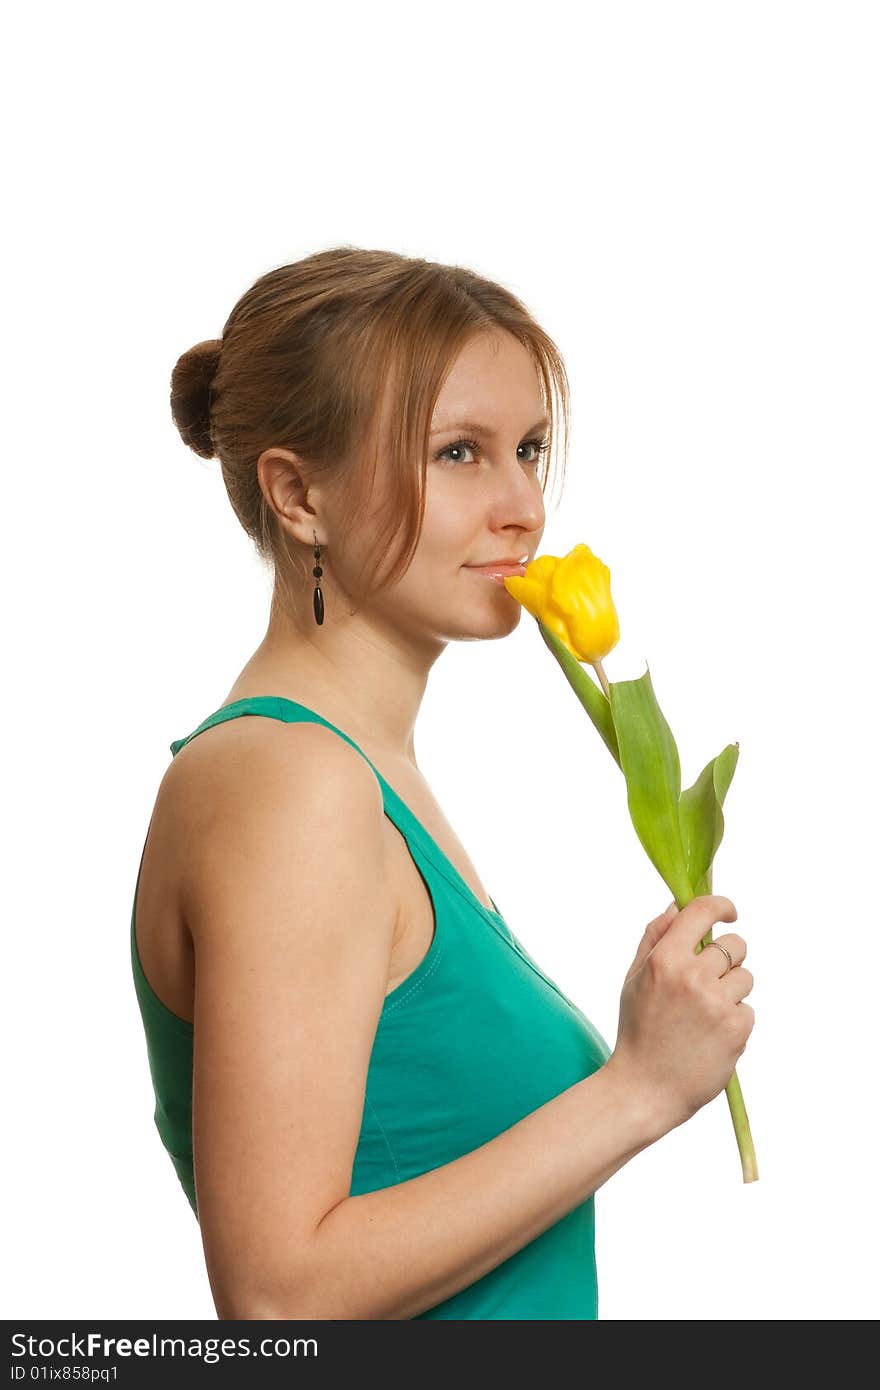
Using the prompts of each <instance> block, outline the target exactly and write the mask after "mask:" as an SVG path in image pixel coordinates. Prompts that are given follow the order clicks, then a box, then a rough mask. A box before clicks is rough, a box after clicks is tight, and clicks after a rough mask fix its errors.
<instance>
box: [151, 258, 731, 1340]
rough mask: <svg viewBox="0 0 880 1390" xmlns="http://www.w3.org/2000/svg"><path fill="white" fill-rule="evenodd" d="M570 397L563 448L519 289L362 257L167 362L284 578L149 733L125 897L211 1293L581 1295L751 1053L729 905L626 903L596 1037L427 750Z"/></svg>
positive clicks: (187, 433) (195, 429)
mask: <svg viewBox="0 0 880 1390" xmlns="http://www.w3.org/2000/svg"><path fill="white" fill-rule="evenodd" d="M558 402H561V405H562V413H563V417H564V422H565V432H566V443H567V438H568V418H569V412H568V394H567V384H566V375H565V369H564V366H563V364H562V360H561V358H560V356H559V353H558V351H557V349H556V348H555V346H554V344H553V343H552V341H551V340H550V339H549V338H548V337H547V335H546V334H545V333H544V332H543V331H542V330H541V329H540V327H539V326H538V325H537V324H536V323H535V321H534V320H533V318H532V317H531V316H530V314H529V313H528V311H527V310H526V308H525V307H524V306H523V304H522V303H521V302H520V301H519V300H517V299H516V298H515V297H514V296H513V295H512V294H511V293H510V292H509V291H507V290H506V289H504V288H502V287H501V286H499V285H497V284H493V283H491V282H488V281H486V280H485V279H482V278H480V277H479V276H477V275H475V274H473V273H471V272H469V271H467V270H464V269H462V268H461V267H457V266H445V265H439V264H435V263H432V262H428V261H425V260H420V259H411V258H407V257H404V256H401V255H395V254H392V253H387V252H383V251H366V250H359V249H357V248H350V247H341V248H336V249H332V250H328V251H323V252H320V253H318V254H316V255H312V256H309V257H307V258H306V259H304V260H301V261H299V262H297V263H295V264H293V265H287V266H282V267H281V268H279V269H276V270H273V271H271V272H270V273H268V274H266V275H264V276H263V277H262V278H261V279H259V280H258V281H257V282H256V283H255V284H254V285H253V286H252V287H251V288H250V289H249V290H248V291H247V292H246V293H245V294H244V295H243V296H242V298H241V299H240V300H239V302H238V303H237V304H236V305H235V307H234V309H233V311H232V313H231V314H230V316H229V318H228V320H227V322H226V325H225V327H224V330H223V335H222V338H220V339H218V340H212V341H208V342H204V343H200V344H199V345H198V346H197V347H195V348H193V349H191V350H190V351H189V352H186V353H184V355H183V356H182V357H181V358H180V360H179V361H178V363H177V365H176V367H175V369H174V373H173V377H172V394H171V404H172V412H173V416H174V419H175V422H176V424H177V426H178V428H179V430H180V432H181V434H182V436H183V438H184V440H185V441H186V443H187V444H188V445H190V446H191V447H192V448H193V449H194V450H195V451H196V452H197V453H199V454H200V455H202V456H203V457H206V458H210V457H218V458H219V460H220V463H221V467H222V471H223V478H224V482H225V484H226V488H227V491H228V494H229V498H230V501H231V503H232V506H233V508H234V510H235V513H236V515H237V517H238V518H239V520H240V522H241V524H242V526H243V527H244V528H245V530H246V531H247V533H248V535H249V536H250V537H251V538H252V539H253V541H254V543H255V545H256V547H257V551H258V553H259V554H260V556H262V557H263V558H264V559H265V560H266V562H267V563H268V564H270V565H271V568H272V573H273V575H274V593H273V598H272V604H271V612H270V616H269V623H268V627H267V630H266V634H265V637H264V638H263V641H262V642H261V643H260V645H259V647H258V648H257V650H256V651H255V652H254V653H253V655H252V656H251V657H250V658H249V660H247V662H246V663H245V665H244V666H243V668H242V669H241V671H240V673H239V675H238V676H237V678H236V680H235V681H234V683H233V685H232V687H231V689H230V690H229V691H228V692H227V694H226V696H225V698H223V699H222V700H221V701H220V703H219V705H218V706H217V707H216V708H215V709H214V712H213V713H211V714H210V715H209V716H208V717H207V718H206V719H205V720H203V721H202V723H201V724H200V725H199V726H198V727H197V728H196V729H195V730H193V732H192V733H190V734H189V735H188V736H186V737H184V738H179V739H177V740H175V742H174V743H172V744H171V752H172V754H173V758H172V761H171V763H170V765H169V767H168V769H167V771H166V773H165V776H164V777H163V779H162V783H161V786H160V788H159V791H158V794H157V797H156V803H155V808H154V811H153V815H152V818H151V821H150V826H149V829H148V833H147V837H146V841H145V844H144V850H143V855H142V859H141V864H140V870H139V873H138V879H137V885H136V889H135V901H134V904H133V908H132V919H131V955H132V969H133V972H134V981H135V987H136V991H137V999H138V1002H139V1005H140V1010H141V1015H142V1018H143V1024H144V1029H145V1035H146V1042H147V1049H148V1057H149V1064H150V1069H151V1075H152V1079H153V1084H154V1089H155V1094H156V1110H155V1119H156V1124H157V1126H158V1130H159V1134H160V1136H161V1139H162V1142H163V1143H164V1145H165V1147H166V1148H167V1150H168V1152H169V1154H170V1156H171V1159H172V1161H173V1163H174V1166H175V1169H176V1171H177V1174H178V1176H179V1178H180V1181H181V1183H182V1185H183V1188H184V1190H185V1192H186V1194H187V1197H188V1198H189V1201H190V1204H191V1206H192V1209H193V1211H194V1212H195V1213H196V1216H197V1219H198V1221H199V1224H200V1229H201V1236H202V1240H203V1244H204V1251H205V1259H206V1266H207V1273H208V1278H209V1281H210V1285H211V1290H212V1294H213V1298H214V1301H215V1305H216V1308H217V1312H218V1315H219V1317H221V1318H295V1319H299V1318H327V1319H352V1318H358V1319H389V1318H390V1319H397V1318H406V1319H410V1318H436V1319H444V1318H445V1319H452V1318H454V1319H463V1318H467V1319H471V1318H476V1319H560V1318H596V1317H597V1316H598V1297H597V1285H596V1266H595V1251H594V1197H593V1194H594V1193H595V1192H596V1190H597V1189H598V1188H599V1187H600V1186H601V1185H602V1184H603V1183H604V1182H605V1181H606V1180H607V1179H608V1178H609V1177H610V1176H611V1175H612V1174H613V1173H615V1172H616V1171H617V1170H618V1169H619V1168H621V1167H622V1166H623V1165H624V1164H625V1163H627V1162H628V1161H629V1160H630V1159H631V1158H632V1157H633V1156H634V1155H635V1154H637V1153H639V1152H640V1151H641V1150H642V1149H644V1148H645V1147H646V1146H647V1145H649V1144H651V1143H654V1142H656V1140H658V1139H659V1138H660V1137H661V1136H662V1135H663V1134H665V1133H667V1132H668V1131H669V1130H670V1129H672V1128H674V1127H675V1126H677V1125H680V1124H681V1123H683V1122H684V1121H686V1120H687V1119H689V1118H690V1117H691V1116H692V1115H693V1114H694V1113H695V1112H696V1111H697V1110H699V1109H700V1107H701V1106H703V1105H705V1104H706V1103H707V1102H708V1101H710V1100H712V1099H713V1098H714V1097H715V1096H717V1095H718V1094H719V1092H720V1091H721V1090H723V1088H724V1086H725V1084H726V1083H727V1081H728V1080H729V1078H730V1075H731V1073H732V1071H733V1069H734V1067H735V1065H736V1063H737V1060H738V1058H739V1057H740V1055H741V1054H742V1051H743V1049H744V1047H745V1045H746V1040H747V1038H748V1035H749V1033H750V1031H751V1028H752V1024H753V1020H754V1014H753V1011H752V1009H751V1008H750V1006H749V1005H748V1004H745V1003H743V1002H742V1001H743V999H744V997H745V996H746V995H747V994H748V993H749V991H750V989H751V987H752V983H753V981H752V976H751V974H750V973H749V971H748V970H746V969H744V967H743V964H742V962H743V959H744V956H745V951H746V947H745V942H744V941H743V939H742V937H740V936H738V935H737V934H735V933H733V932H728V933H725V934H724V935H722V936H719V937H718V938H717V945H718V946H720V947H722V948H723V953H722V952H721V951H716V952H714V953H713V952H711V951H708V950H707V951H703V952H702V953H700V954H696V953H695V948H696V946H697V943H698V942H699V941H700V939H701V938H702V937H703V936H704V935H705V933H706V931H707V929H708V928H709V927H710V926H712V925H713V924H714V923H717V922H727V923H729V922H732V921H734V920H735V919H736V910H735V908H734V906H733V904H732V903H731V902H730V900H729V899H727V898H723V897H719V896H716V895H712V896H707V897H700V898H697V899H695V900H694V901H693V902H692V903H690V904H689V905H688V906H687V907H685V908H684V909H683V910H682V911H681V912H676V911H675V909H674V905H673V907H672V909H671V910H668V911H667V912H666V913H664V914H661V915H660V916H659V917H657V918H655V919H654V921H652V922H651V923H650V924H649V926H648V927H647V929H646V930H645V932H644V935H643V936H642V939H641V942H640V944H639V946H638V950H637V953H636V956H635V959H634V961H633V964H632V966H631V968H630V971H629V973H628V975H627V978H626V981H625V983H624V986H623V991H622V994H621V1005H620V1018H619V1029H618V1037H617V1042H616V1046H615V1048H614V1051H613V1052H612V1051H611V1050H610V1049H609V1048H608V1046H607V1045H606V1043H605V1042H604V1040H603V1039H602V1037H601V1036H600V1035H599V1033H598V1032H597V1031H596V1029H595V1028H594V1027H593V1026H592V1024H591V1023H590V1022H589V1020H588V1019H587V1018H586V1017H585V1016H584V1014H583V1013H582V1012H581V1011H580V1010H579V1009H578V1008H577V1007H576V1006H575V1005H574V1004H572V1003H571V1002H570V1000H568V998H567V997H566V995H565V994H564V993H563V991H562V990H561V989H560V987H559V986H558V985H557V984H556V983H555V982H554V981H553V980H551V979H550V978H549V977H548V976H547V975H546V974H545V973H544V972H543V971H542V969H541V967H540V966H539V965H538V964H537V963H536V962H535V960H534V959H533V958H532V956H531V955H530V954H529V953H528V952H526V950H525V949H524V948H523V947H522V945H521V944H520V943H519V941H518V940H517V939H516V937H515V936H514V935H513V933H512V932H511V930H510V928H509V927H508V925H507V923H506V921H505V919H504V916H503V914H502V913H501V912H500V911H499V910H498V907H497V904H496V903H495V902H494V900H493V899H492V898H490V897H489V895H488V893H487V892H486V889H485V888H484V886H483V884H482V883H481V881H480V879H479V877H478V875H477V872H476V870H475V868H474V866H473V864H472V863H471V860H470V859H469V858H468V856H467V854H466V852H465V849H464V847H463V846H462V845H461V843H460V842H459V840H458V839H457V838H456V836H455V834H454V832H453V830H452V828H451V826H450V825H449V824H448V823H447V821H446V820H445V818H444V816H443V813H442V811H441V809H440V807H439V805H438V804H437V802H436V800H435V799H434V797H433V796H432V794H431V791H430V788H429V787H428V785H427V783H426V781H425V778H424V777H423V775H422V772H421V770H420V769H419V766H418V761H417V758H416V750H415V740H414V729H415V723H416V718H417V715H418V712H419V707H420V705H421V701H422V697H423V695H424V692H425V687H426V684H427V679H428V673H429V671H430V670H431V668H432V666H433V664H434V662H435V661H436V659H437V657H438V656H439V655H440V654H441V652H442V651H443V650H444V649H445V647H446V645H447V643H448V642H450V641H478V640H481V639H494V638H499V637H504V636H506V635H507V634H508V633H510V632H511V631H512V630H513V629H514V628H515V626H516V624H517V622H518V621H519V618H520V616H521V612H522V610H521V607H520V605H519V604H518V603H517V602H516V601H515V600H514V599H512V598H511V596H510V595H509V594H508V593H507V590H506V589H505V587H504V585H503V583H502V582H500V580H499V579H498V578H497V577H493V575H495V576H497V574H498V573H503V572H504V571H503V568H502V567H503V566H505V565H506V566H513V567H515V566H516V565H517V564H518V562H520V561H529V560H531V559H532V558H533V557H534V555H535V553H536V551H537V549H538V547H539V544H540V541H541V536H542V532H543V528H544V520H545V513H544V487H545V483H546V469H545V466H544V465H545V464H546V459H547V455H548V451H549V449H550V447H551V444H552V441H553V438H554V429H555V424H556V421H557V419H558ZM244 716H247V717H244ZM539 771H540V769H539V767H538V766H529V765H528V764H525V765H524V766H523V789H524V795H526V794H527V793H528V792H529V789H532V790H533V789H534V787H535V785H536V778H537V776H538V774H539ZM474 794H475V795H481V794H482V795H488V793H487V792H486V788H485V785H484V786H483V788H482V791H480V789H478V788H476V787H475V789H474Z"/></svg>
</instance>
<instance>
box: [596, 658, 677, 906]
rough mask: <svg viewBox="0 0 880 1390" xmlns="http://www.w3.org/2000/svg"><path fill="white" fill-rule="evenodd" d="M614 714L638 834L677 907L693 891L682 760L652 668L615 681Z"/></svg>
mask: <svg viewBox="0 0 880 1390" xmlns="http://www.w3.org/2000/svg"><path fill="white" fill-rule="evenodd" d="M609 689H610V692H611V714H612V717H613V719H614V728H615V731H616V733H617V746H618V748H619V750H620V766H621V770H622V771H623V775H624V777H625V778H626V790H627V804H628V806H629V813H630V817H631V818H632V823H633V825H634V827H635V831H636V834H637V835H638V837H639V840H640V841H641V843H642V845H643V847H644V850H645V853H646V854H647V855H648V858H649V859H650V860H651V863H652V864H653V865H654V867H655V869H656V870H657V872H658V873H659V874H660V876H661V878H662V879H663V881H664V883H665V884H666V886H667V888H668V889H669V890H670V892H671V893H672V894H673V895H674V897H675V901H676V903H677V904H678V906H679V907H683V906H684V905H685V904H686V903H688V902H690V900H691V898H692V897H693V896H694V894H693V890H692V888H691V881H690V878H689V877H688V871H687V858H686V855H685V848H684V843H683V841H682V834H681V822H680V819H679V797H680V795H681V764H680V762H679V757H678V749H677V747H676V744H675V739H674V738H673V736H672V730H671V729H670V727H669V725H668V724H667V722H666V720H665V718H664V716H663V711H662V710H661V709H660V706H659V705H658V703H657V697H656V696H655V694H654V687H653V685H652V683H651V671H650V668H647V669H646V671H645V674H644V675H643V676H640V677H639V679H638V680H633V681H612V682H611V683H610V685H609Z"/></svg>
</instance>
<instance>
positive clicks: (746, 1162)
mask: <svg viewBox="0 0 880 1390" xmlns="http://www.w3.org/2000/svg"><path fill="white" fill-rule="evenodd" d="M710 878H711V870H710ZM708 891H709V892H711V891H712V890H711V888H709V890H708ZM711 940H712V928H711V927H710V928H709V930H708V931H707V932H706V935H705V936H704V937H703V939H702V941H701V942H700V945H699V947H698V953H699V951H702V950H703V948H704V947H705V946H708V944H709V942H710V941H711ZM724 1094H725V1095H726V1096H727V1104H728V1107H729V1109H730V1118H731V1119H732V1120H733V1132H734V1134H735V1135H736V1146H737V1148H738V1149H739V1159H740V1163H741V1164H742V1175H743V1182H757V1181H758V1160H757V1159H756V1157H755V1145H754V1143H753V1141H752V1131H751V1128H750V1127H749V1117H748V1114H747V1113H746V1103H745V1101H744V1100H743V1093H742V1090H741V1088H740V1084H739V1077H738V1076H737V1074H736V1068H734V1072H733V1075H732V1076H731V1078H730V1080H729V1081H728V1083H727V1085H726V1086H725V1088H724Z"/></svg>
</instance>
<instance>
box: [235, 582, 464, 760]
mask: <svg viewBox="0 0 880 1390" xmlns="http://www.w3.org/2000/svg"><path fill="white" fill-rule="evenodd" d="M340 610H341V611H340ZM309 620H310V621H309ZM444 646H445V643H438V642H436V641H435V642H434V643H433V644H432V645H431V646H430V647H426V645H425V641H424V634H422V635H421V641H418V640H416V639H415V637H414V636H408V635H407V634H404V633H402V632H400V631H399V630H397V629H394V628H392V627H390V625H388V624H384V623H382V621H381V618H377V616H376V614H375V613H371V614H370V615H369V616H365V615H364V614H363V613H362V612H361V613H356V614H354V615H353V616H351V615H349V613H348V612H347V610H346V609H345V606H344V605H343V604H339V605H334V613H333V618H332V621H328V620H327V619H326V618H325V621H324V622H323V623H322V624H321V625H320V626H319V625H318V624H317V623H316V622H315V618H314V612H313V611H312V609H311V607H310V608H309V612H308V614H306V613H304V612H300V611H295V612H292V611H291V610H290V608H289V606H286V605H284V604H283V603H282V602H280V601H279V599H278V595H277V593H276V596H275V597H274V598H273V601H272V608H271V613H270V617H269V625H268V627H267V629H266V634H265V636H264V638H263V640H262V642H261V643H260V645H259V647H257V649H256V651H255V652H254V654H253V656H252V657H251V658H250V660H249V661H248V662H247V664H246V666H245V667H244V669H243V670H242V672H241V676H240V677H239V680H238V682H237V684H238V685H244V686H246V687H247V688H248V689H251V688H253V687H254V685H256V686H258V687H260V693H262V694H266V695H282V696H286V697H287V698H288V699H291V700H297V701H298V702H299V703H300V704H305V705H308V706H309V707H310V708H311V709H314V710H315V712H316V713H317V714H321V715H323V716H324V718H325V719H329V721H330V723H331V724H335V725H336V726H337V727H338V728H340V729H342V731H343V732H344V733H346V734H348V735H349V737H351V738H353V739H354V741H355V742H356V743H360V744H363V745H364V746H365V751H366V745H369V746H370V747H372V748H373V749H374V750H376V751H382V752H384V753H385V754H386V755H387V756H389V757H393V758H400V759H403V760H405V761H407V762H409V763H411V764H412V765H413V766H414V767H417V763H416V756H415V745H414V730H415V723H416V719H417V717H418V713H419V709H420V708H421V703H422V697H423V695H424V693H425V688H426V686H427V681H428V673H429V671H430V669H431V666H432V665H433V663H434V661H435V660H436V659H437V656H439V654H440V652H441V651H442V650H443V648H444Z"/></svg>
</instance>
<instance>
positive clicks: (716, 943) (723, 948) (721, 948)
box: [703, 941, 733, 980]
mask: <svg viewBox="0 0 880 1390" xmlns="http://www.w3.org/2000/svg"><path fill="white" fill-rule="evenodd" d="M706 946H717V948H718V950H719V951H723V952H724V954H725V955H726V956H727V962H728V964H727V970H732V969H733V956H732V955H731V954H730V952H729V951H728V949H727V947H726V946H722V945H721V942H720V941H707V942H706ZM706 946H704V947H703V950H704V951H705V949H706ZM727 970H722V972H721V974H720V975H719V976H718V978H719V980H723V979H724V976H725V975H726V974H727Z"/></svg>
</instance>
